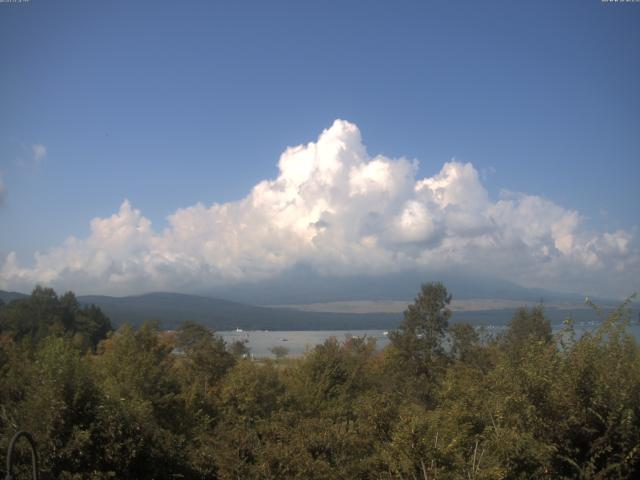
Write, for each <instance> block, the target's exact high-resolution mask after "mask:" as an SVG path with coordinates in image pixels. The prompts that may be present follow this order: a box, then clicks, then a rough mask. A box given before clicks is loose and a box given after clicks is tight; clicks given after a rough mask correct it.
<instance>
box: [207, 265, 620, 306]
mask: <svg viewBox="0 0 640 480" xmlns="http://www.w3.org/2000/svg"><path fill="white" fill-rule="evenodd" d="M435 281H442V282H443V283H444V284H445V286H446V287H447V290H448V291H449V293H451V294H452V295H453V298H455V299H471V298H473V299H481V298H485V299H497V298H499V299H505V300H518V301H536V302H537V301H539V300H540V299H543V300H544V301H545V302H550V301H554V302H555V301H566V302H582V301H583V300H584V295H582V294H565V293H559V292H551V291H546V290H542V289H532V288H525V287H522V286H520V285H517V284H515V283H512V282H508V281H505V280H499V279H495V278H488V277H479V276H477V275H470V274H467V273H464V272H461V273H447V274H443V273H433V272H432V273H425V272H418V271H414V272H402V273H390V274H383V275H377V276H371V275H349V276H332V277H327V276H322V275H319V274H317V273H316V272H314V271H312V270H310V269H308V268H305V267H297V268H295V269H292V270H290V271H288V272H286V273H283V274H282V275H280V276H278V277H275V278H271V279H269V280H263V281H259V282H245V283H242V284H237V285H229V286H221V287H217V288H213V289H211V290H209V291H207V292H200V293H201V294H204V295H206V296H211V297H217V298H226V299H229V300H233V301H240V302H246V303H250V304H253V305H284V304H309V303H322V302H339V301H353V300H407V299H412V298H414V297H415V296H416V295H417V294H418V292H419V291H420V285H421V284H422V283H425V282H435ZM629 293H631V292H629Z"/></svg>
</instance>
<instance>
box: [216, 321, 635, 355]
mask: <svg viewBox="0 0 640 480" xmlns="http://www.w3.org/2000/svg"><path fill="white" fill-rule="evenodd" d="M597 327H598V323H597V322H581V323H577V324H576V325H575V330H576V333H577V335H578V336H580V335H582V334H583V333H584V332H586V331H594V330H595V329H596V328H597ZM484 328H485V331H486V332H487V333H488V334H491V335H495V334H498V333H500V332H501V331H503V330H504V329H505V328H506V327H505V326H502V325H500V326H494V325H486V326H484ZM561 328H562V325H559V324H558V325H553V330H554V332H557V331H558V330H559V329H561ZM629 331H630V332H632V333H633V334H634V335H635V337H636V339H638V340H639V341H640V325H638V324H637V323H633V324H632V325H630V326H629ZM217 333H218V334H219V335H220V336H222V338H223V339H224V340H225V341H226V342H227V343H231V342H235V341H237V340H240V341H244V342H245V343H246V345H247V347H249V349H250V351H251V354H252V355H253V356H254V357H257V358H264V357H271V358H273V357H274V355H273V354H272V353H271V352H270V351H269V349H270V348H272V347H275V346H282V347H286V348H287V349H288V350H289V356H290V357H298V356H301V355H303V354H304V353H305V352H306V351H308V350H311V349H313V348H314V347H315V346H316V345H320V344H322V343H324V341H325V340H327V339H328V338H331V337H335V338H336V339H338V340H339V341H344V340H346V339H348V338H350V337H364V336H366V337H367V338H375V339H376V342H377V346H378V348H384V347H385V346H386V345H387V344H388V343H389V339H388V338H387V336H386V335H384V330H310V331H305V330H291V331H270V330H269V331H266V330H250V331H244V332H236V331H226V332H225V331H223V332H217Z"/></svg>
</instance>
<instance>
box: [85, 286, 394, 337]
mask: <svg viewBox="0 0 640 480" xmlns="http://www.w3.org/2000/svg"><path fill="white" fill-rule="evenodd" d="M78 300H79V301H80V302H82V303H85V304H95V305H97V306H99V307H100V308H101V309H102V310H103V311H104V312H105V313H106V314H107V315H108V316H109V318H111V320H112V322H113V323H114V324H116V325H119V324H122V323H130V324H133V325H138V324H141V323H142V322H144V321H146V320H159V321H160V322H161V323H162V325H163V327H164V328H175V327H177V326H178V325H179V324H180V323H181V322H183V321H185V320H191V321H194V322H198V323H202V324H204V325H207V326H209V327H211V328H214V329H216V330H232V329H235V328H242V329H244V330H262V329H269V330H292V329H293V330H333V329H336V330H339V329H344V328H348V329H358V328H362V329H367V328H393V327H395V326H396V325H397V324H398V322H399V320H400V318H401V316H400V315H397V314H388V313H387V314H341V313H317V312H302V311H298V310H293V309H287V308H265V307H256V306H253V305H246V304H242V303H237V302H230V301H227V300H220V299H215V298H208V297H202V296H197V295H186V294H180V293H149V294H146V295H137V296H131V297H108V296H102V295H83V296H79V297H78Z"/></svg>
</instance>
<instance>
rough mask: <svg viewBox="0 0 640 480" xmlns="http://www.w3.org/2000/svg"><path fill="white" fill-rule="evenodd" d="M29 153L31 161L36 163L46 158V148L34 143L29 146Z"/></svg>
mask: <svg viewBox="0 0 640 480" xmlns="http://www.w3.org/2000/svg"><path fill="white" fill-rule="evenodd" d="M31 152H32V153H33V159H34V160H35V161H36V162H39V161H41V160H43V159H44V158H45V157H46V156H47V147H45V146H44V145H42V144H40V143H36V144H33V145H31Z"/></svg>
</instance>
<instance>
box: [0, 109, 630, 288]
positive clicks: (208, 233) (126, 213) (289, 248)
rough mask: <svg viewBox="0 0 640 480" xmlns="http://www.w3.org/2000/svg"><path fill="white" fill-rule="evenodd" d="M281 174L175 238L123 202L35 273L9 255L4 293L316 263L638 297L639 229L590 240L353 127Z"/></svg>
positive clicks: (350, 270)
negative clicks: (391, 150) (473, 275)
mask: <svg viewBox="0 0 640 480" xmlns="http://www.w3.org/2000/svg"><path fill="white" fill-rule="evenodd" d="M278 167H279V175H278V177H277V178H275V179H273V180H264V181H261V182H259V183H258V184H257V185H255V186H254V187H253V188H252V189H251V191H250V192H249V193H248V195H247V196H246V197H244V198H243V199H241V200H238V201H234V202H228V203H222V204H218V203H214V204H212V205H209V206H206V205H203V204H200V203H198V204H196V205H193V206H191V207H188V208H180V209H178V210H176V211H175V212H174V213H173V214H171V215H170V216H169V217H168V227H167V228H166V229H165V230H164V231H156V230H154V229H153V227H152V225H151V222H150V221H149V220H148V219H147V218H145V217H144V216H143V213H142V212H141V211H140V210H138V209H136V208H134V207H133V206H132V205H131V204H130V202H129V201H126V200H125V201H124V202H123V203H122V205H121V206H120V209H119V210H118V211H117V212H116V213H114V214H113V215H112V216H110V217H107V218H95V219H93V220H92V221H91V233H90V235H89V236H88V237H87V238H81V239H80V238H75V237H70V238H69V239H68V240H67V241H66V242H65V243H64V244H63V245H60V246H57V247H54V248H51V249H50V250H48V251H46V252H43V253H36V254H35V257H34V262H33V265H32V266H24V265H21V264H20V263H19V262H18V260H17V257H16V255H15V254H14V253H11V254H9V255H8V256H7V258H6V259H5V260H4V263H3V265H2V267H1V269H0V287H2V288H12V289H23V290H24V289H28V288H31V287H32V286H33V285H34V284H35V283H38V282H41V283H46V284H50V285H54V286H57V287H58V288H72V289H76V290H84V291H101V292H111V293H131V292H142V291H149V290H160V289H162V290H167V289H168V290H182V291H186V290H190V289H202V288H206V287H210V286H214V285H219V284H222V283H230V282H239V281H246V280H260V279H268V278H270V277H273V276H276V275H278V274H279V273H281V272H283V271H286V270H287V269H289V268H292V267H294V266H296V265H299V264H306V265H309V266H310V267H311V268H313V269H314V270H315V271H316V272H318V273H320V274H325V275H351V274H354V273H362V274H371V275H375V274H378V273H382V272H385V273H386V272H399V271H404V270H409V269H412V270H415V269H422V270H425V271H446V270H447V269H449V268H452V267H456V268H457V267H462V268H464V269H468V271H470V272H471V271H473V272H480V273H485V274H490V275H493V276H499V277H502V278H505V279H508V280H512V281H516V282H519V283H521V284H525V285H527V286H540V287H546V288H552V287H556V286H559V287H562V288H564V289H565V290H567V289H568V290H572V291H580V290H585V289H589V290H590V291H594V290H593V289H594V288H599V289H600V291H599V292H598V293H606V294H612V293H614V294H619V295H625V294H627V293H630V292H631V291H632V290H633V289H634V288H638V284H637V278H638V272H639V271H640V255H639V253H638V248H637V242H636V237H635V235H634V234H633V233H632V232H630V231H627V230H616V231H611V232H597V231H590V230H589V229H587V228H586V227H585V225H584V221H583V216H582V215H581V214H580V213H579V212H577V211H575V210H570V209H566V208H563V207H562V206H560V205H557V204H556V203H554V202H553V201H552V200H549V199H546V198H542V197H539V196H535V195H528V194H526V193H520V192H511V191H507V190H505V191H503V192H502V193H501V194H500V196H499V198H497V199H492V198H490V196H489V194H488V192H487V189H486V188H485V187H484V185H483V183H482V180H481V175H480V174H479V172H478V171H477V169H476V168H475V167H474V166H473V165H472V164H471V163H461V162H457V161H450V162H446V163H444V165H443V166H442V168H441V169H440V171H439V172H436V173H435V174H434V175H433V176H430V177H426V178H417V168H418V164H417V162H416V161H410V160H407V159H405V158H396V159H393V158H388V157H385V156H382V155H378V156H370V155H369V153H368V152H367V150H366V148H365V146H364V144H363V142H362V139H361V135H360V131H359V129H358V127H357V126H356V125H354V124H352V123H349V122H346V121H343V120H336V121H335V123H334V124H333V125H332V126H331V127H330V128H329V129H327V130H325V131H324V132H322V134H321V135H320V136H319V138H318V139H317V141H316V142H311V143H308V144H306V145H298V146H295V147H290V148H288V149H287V150H286V151H285V152H284V153H282V155H281V156H280V160H279V162H278ZM634 282H635V283H634ZM594 286H597V287H594Z"/></svg>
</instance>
